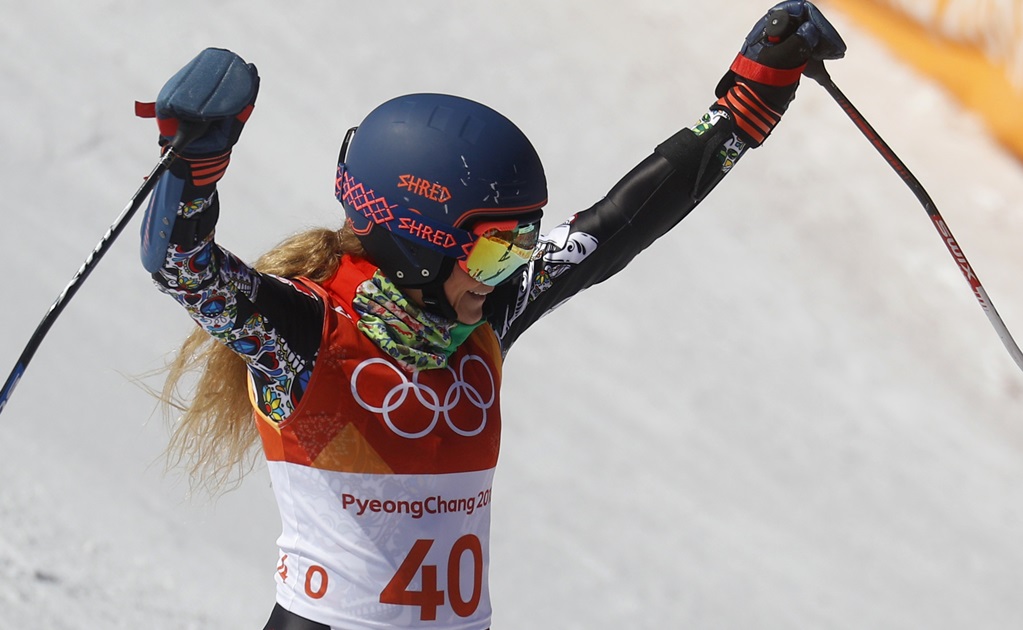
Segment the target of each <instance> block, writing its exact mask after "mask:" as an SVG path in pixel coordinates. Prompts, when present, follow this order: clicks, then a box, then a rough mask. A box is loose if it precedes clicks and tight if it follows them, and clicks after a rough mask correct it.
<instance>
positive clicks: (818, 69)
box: [803, 59, 834, 88]
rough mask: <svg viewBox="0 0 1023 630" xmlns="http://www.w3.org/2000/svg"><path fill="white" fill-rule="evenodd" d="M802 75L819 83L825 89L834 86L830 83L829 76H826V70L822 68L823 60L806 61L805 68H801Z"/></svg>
mask: <svg viewBox="0 0 1023 630" xmlns="http://www.w3.org/2000/svg"><path fill="white" fill-rule="evenodd" d="M803 74H804V75H806V76H808V77H810V78H811V79H813V80H814V81H816V82H817V83H820V84H821V85H823V86H824V87H825V88H827V87H828V86H829V85H834V84H833V83H832V82H831V75H830V74H828V69H827V68H825V67H824V60H822V59H810V60H809V61H807V62H806V67H805V68H803Z"/></svg>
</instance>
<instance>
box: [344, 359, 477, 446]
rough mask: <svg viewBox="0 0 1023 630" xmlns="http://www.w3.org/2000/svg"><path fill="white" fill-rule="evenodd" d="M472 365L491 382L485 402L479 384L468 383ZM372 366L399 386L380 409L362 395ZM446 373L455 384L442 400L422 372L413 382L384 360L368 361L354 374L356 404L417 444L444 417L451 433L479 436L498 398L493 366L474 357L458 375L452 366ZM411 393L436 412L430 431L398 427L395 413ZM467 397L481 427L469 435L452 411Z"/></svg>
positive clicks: (471, 431) (379, 406) (469, 432)
mask: <svg viewBox="0 0 1023 630" xmlns="http://www.w3.org/2000/svg"><path fill="white" fill-rule="evenodd" d="M470 362H476V363H479V364H480V365H482V366H483V370H484V372H485V373H486V375H487V378H488V379H489V380H490V393H489V396H488V397H487V398H484V396H483V394H482V393H480V391H479V390H478V389H477V388H476V385H475V384H473V383H469V382H467V381H466V380H465V368H466V365H467V364H469V363H470ZM371 365H382V366H384V367H386V368H388V369H389V370H390V371H391V372H393V373H394V375H395V376H396V377H397V379H398V383H397V384H396V385H394V386H393V387H391V389H389V390H388V391H387V393H386V394H385V395H384V397H383V400H382V401H381V403H380V404H379V405H374V404H372V403H370V402H367V401H366V400H365V399H364V398H363V396H362V394H361V393H360V392H359V376H360V375H361V374H362V371H363V370H364V369H366V368H367V367H369V366H371ZM446 369H447V371H448V372H449V373H450V374H451V378H452V380H453V382H452V383H451V385H450V386H448V389H447V391H446V392H444V395H443V397H441V395H439V394H438V393H437V391H436V390H434V389H433V388H432V387H430V386H429V385H424V384H423V383H420V382H419V375H420V372H415V373H413V374H412V380H409V378H408V377H407V376H406V375H405V373H404V372H402V371H401V370H399V369H398V368H397V367H395V366H394V365H393V364H391V363H389V362H388V361H386V360H384V359H379V358H373V359H366V360H365V361H363V362H362V363H360V364H359V365H358V367H356V368H355V371H354V372H353V373H352V396H354V397H355V401H356V402H357V403H359V406H360V407H362V408H363V409H365V410H367V411H371V412H373V413H378V414H380V415H381V417H383V419H384V422H385V423H387V426H388V428H390V429H391V431H393V432H394V433H395V434H397V435H400V436H401V437H403V438H408V439H410V440H416V439H419V438H421V437H423V436H424V435H427V434H428V433H430V431H433V429H434V427H436V426H437V423H438V422H439V421H440V417H441V416H442V415H443V416H444V421H445V422H446V423H447V425H448V427H450V428H451V430H452V431H454V432H455V433H457V434H458V435H461V436H464V437H473V436H475V435H479V434H480V433H481V432H482V431H483V429H484V428H486V426H487V410H489V409H490V408H491V407H493V406H494V401H495V400H496V398H497V388H496V386H495V384H494V374H493V372H491V371H490V366H488V365H487V363H486V361H484V360H483V359H482V358H481V357H479V356H476V355H473V354H470V355H467V356H465V357H463V358H462V361H461V362H460V363H459V364H458V372H457V373H456V372H455V370H454V369H453V368H452V367H451V366H448V367H447V368H446ZM410 393H411V394H414V395H415V398H416V400H417V401H418V402H419V404H420V405H422V406H423V408H425V409H426V410H428V411H432V412H433V418H432V419H431V420H430V423H429V425H427V427H426V428H425V429H423V430H422V431H404V430H402V429H400V428H398V426H397V425H395V422H394V419H393V418H392V417H391V414H392V413H393V412H395V411H397V410H398V409H400V408H401V407H402V406H403V405H404V404H405V402H406V400H409V394H410ZM463 396H465V399H466V400H467V401H468V403H469V404H470V405H472V407H475V408H476V409H478V410H479V412H480V418H479V426H477V427H476V428H474V429H472V430H468V431H467V430H465V429H462V428H460V427H458V426H457V425H456V424H455V422H454V421H453V420H452V419H451V410H452V409H454V408H455V407H457V406H458V404H459V403H460V402H461V401H462V397H463Z"/></svg>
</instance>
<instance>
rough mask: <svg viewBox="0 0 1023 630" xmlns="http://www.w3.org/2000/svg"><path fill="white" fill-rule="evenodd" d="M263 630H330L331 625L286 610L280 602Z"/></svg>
mask: <svg viewBox="0 0 1023 630" xmlns="http://www.w3.org/2000/svg"><path fill="white" fill-rule="evenodd" d="M263 630H330V626H325V625H323V624H322V623H316V622H315V621H309V620H308V619H306V618H305V617H299V616H298V615H296V614H295V613H293V612H288V611H287V610H284V609H283V608H281V605H280V604H274V609H273V612H271V613H270V619H269V621H267V622H266V626H265V627H264V628H263Z"/></svg>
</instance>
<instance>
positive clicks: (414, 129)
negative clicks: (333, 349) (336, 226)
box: [336, 94, 547, 288]
mask: <svg viewBox="0 0 1023 630" xmlns="http://www.w3.org/2000/svg"><path fill="white" fill-rule="evenodd" d="M336 195H337V198H338V200H339V201H340V202H341V204H342V205H343V206H344V209H345V215H346V216H347V218H348V219H349V220H350V221H351V222H352V226H353V227H354V229H355V233H356V234H357V235H358V237H359V240H360V242H361V243H362V245H363V247H364V248H365V250H366V254H367V257H368V258H369V260H370V261H372V262H373V264H375V265H377V266H378V267H380V269H381V270H382V271H383V272H384V273H385V274H386V275H387V276H388V277H389V278H390V279H391V280H392V281H394V282H395V284H397V285H398V286H402V287H411V288H415V287H428V286H431V285H433V286H436V285H438V284H440V283H443V282H444V280H446V279H447V276H448V274H450V272H451V268H452V266H453V265H454V262H455V261H457V260H459V259H464V258H465V257H466V256H467V255H468V252H469V251H470V249H471V247H472V244H473V235H472V233H471V232H470V231H469V230H470V229H471V227H472V225H473V224H474V223H476V222H478V221H481V220H482V221H493V220H497V219H513V218H514V219H521V220H529V221H537V220H539V218H540V216H541V215H542V214H543V211H542V208H543V206H544V205H545V204H546V203H547V178H546V176H545V175H544V170H543V165H542V164H541V163H540V157H539V156H538V155H537V153H536V150H535V149H534V148H533V145H532V144H530V142H529V140H528V139H527V138H526V136H525V134H523V133H522V131H520V130H519V128H518V127H516V126H515V124H514V123H512V122H511V121H510V120H508V119H507V118H505V117H504V116H502V115H501V114H499V113H498V112H496V111H494V110H493V109H491V108H489V107H487V106H485V105H482V104H480V103H476V102H474V101H471V100H468V99H465V98H461V97H457V96H450V95H446V94H411V95H406V96H400V97H398V98H395V99H392V100H390V101H387V102H386V103H384V104H382V105H380V106H379V107H377V108H376V109H374V110H373V111H372V112H370V113H369V115H368V116H367V117H366V119H365V120H363V121H362V124H360V125H359V126H358V127H356V128H353V129H352V130H350V131H349V132H348V135H347V136H346V138H345V144H344V146H342V148H341V155H340V157H339V159H338V168H337V180H336Z"/></svg>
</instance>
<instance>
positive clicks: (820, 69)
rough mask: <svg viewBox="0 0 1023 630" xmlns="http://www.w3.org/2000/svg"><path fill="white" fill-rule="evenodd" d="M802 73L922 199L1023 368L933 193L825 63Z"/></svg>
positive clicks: (1020, 356)
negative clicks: (849, 120) (830, 73)
mask: <svg viewBox="0 0 1023 630" xmlns="http://www.w3.org/2000/svg"><path fill="white" fill-rule="evenodd" d="M803 74H805V75H806V76H808V77H810V78H811V79H813V80H814V81H816V82H817V83H820V84H821V86H822V87H823V88H824V89H825V90H827V92H828V94H830V95H831V97H832V98H833V99H835V102H837V103H838V104H839V106H841V108H842V110H843V111H845V113H846V114H847V115H848V116H849V118H850V119H852V121H853V124H855V125H856V127H857V128H858V129H859V130H860V131H861V132H862V133H863V135H864V136H866V138H867V140H869V141H870V144H871V145H873V147H874V148H875V149H877V152H878V153H880V154H881V157H883V158H884V159H885V161H886V162H888V165H889V166H891V167H892V169H893V170H894V171H895V172H896V173H898V175H899V177H901V178H902V181H904V182H905V183H906V185H907V186H909V189H910V190H912V191H913V194H914V195H916V198H917V199H918V200H920V203H921V204H922V205H923V207H924V210H926V211H927V214H928V216H930V217H931V221H933V222H934V227H935V228H936V229H937V230H938V234H940V235H941V239H942V240H943V241H944V242H945V247H947V248H948V252H949V253H950V254H951V255H952V258H953V259H954V260H955V261H956V263H957V264H958V265H959V270H960V271H962V273H963V276H965V277H966V281H967V282H968V283H969V285H970V288H971V289H973V295H974V297H976V298H977V301H978V302H980V307H981V308H982V309H984V313H985V314H986V315H987V318H988V320H989V321H990V322H991V325H992V326H994V328H995V331H996V332H997V333H998V337H999V338H1000V339H1001V340H1002V343H1003V344H1004V345H1005V348H1006V350H1008V351H1009V354H1010V355H1011V356H1012V359H1013V361H1015V362H1016V365H1017V366H1019V368H1020V369H1021V370H1023V352H1020V349H1019V346H1018V345H1016V341H1015V340H1014V339H1013V338H1012V335H1011V334H1010V333H1009V329H1008V328H1007V327H1006V326H1005V323H1004V322H1003V321H1002V318H1001V316H1000V315H999V314H998V311H997V310H995V305H994V304H993V303H992V302H991V298H989V297H988V294H987V291H985V290H984V286H983V285H982V284H981V283H980V279H979V278H978V277H977V274H976V273H975V272H974V271H973V267H971V266H970V263H969V261H967V260H966V255H965V254H963V250H962V248H961V247H959V243H958V242H956V239H955V237H954V236H953V235H952V230H950V229H949V227H948V224H947V223H945V219H943V218H942V216H941V213H940V212H938V208H937V206H935V205H934V201H933V200H931V197H930V195H928V194H927V191H926V190H925V189H924V187H923V185H922V184H921V183H920V181H919V180H918V179H917V178H916V177H915V176H914V175H913V173H911V172H910V170H909V168H907V167H906V164H905V163H904V162H903V161H902V160H901V159H899V156H897V155H896V154H895V151H893V150H892V148H891V147H890V146H888V144H887V143H886V142H885V141H884V139H882V138H881V136H880V134H878V133H877V131H876V130H874V128H873V127H872V126H871V125H870V123H868V122H867V119H866V118H864V117H863V114H861V113H860V111H859V110H858V109H856V107H855V106H853V104H852V103H851V102H850V101H849V99H848V98H847V97H846V96H845V94H843V93H842V91H841V90H839V89H838V86H837V85H835V82H834V81H833V80H832V79H831V75H829V74H828V71H827V69H825V67H824V62H823V61H819V60H811V61H810V62H809V63H808V64H807V66H806V69H805V70H804V71H803Z"/></svg>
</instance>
